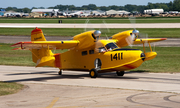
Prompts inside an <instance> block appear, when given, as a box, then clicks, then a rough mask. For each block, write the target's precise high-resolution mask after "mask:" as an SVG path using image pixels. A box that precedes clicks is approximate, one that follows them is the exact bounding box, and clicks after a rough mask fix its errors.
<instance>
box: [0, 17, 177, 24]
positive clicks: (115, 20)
mask: <svg viewBox="0 0 180 108" xmlns="http://www.w3.org/2000/svg"><path fill="white" fill-rule="evenodd" d="M59 20H62V23H85V22H86V20H87V18H85V19H77V18H71V19H60V18H55V19H46V18H40V19H29V18H27V19H24V18H0V23H59ZM104 21H105V22H106V23H130V20H129V19H128V18H111V19H109V18H106V19H101V18H99V19H97V18H96V19H89V23H103V22H104ZM135 22H136V23H180V18H179V17H177V18H136V21H135Z"/></svg>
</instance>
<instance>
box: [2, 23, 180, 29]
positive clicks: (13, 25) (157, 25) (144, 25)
mask: <svg viewBox="0 0 180 108" xmlns="http://www.w3.org/2000/svg"><path fill="white" fill-rule="evenodd" d="M134 26H135V28H180V23H136V24H135V25H134ZM134 26H133V25H132V24H126V23H123V24H116V23H114V24H111V23H107V24H64V23H61V24H40V23H0V27H6V28H8V27H10V28H35V27H39V28H134Z"/></svg>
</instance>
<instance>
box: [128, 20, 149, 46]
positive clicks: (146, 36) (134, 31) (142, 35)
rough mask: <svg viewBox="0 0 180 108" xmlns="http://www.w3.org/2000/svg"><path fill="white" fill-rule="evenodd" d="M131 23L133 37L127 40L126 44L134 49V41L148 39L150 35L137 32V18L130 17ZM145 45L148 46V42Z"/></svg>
mask: <svg viewBox="0 0 180 108" xmlns="http://www.w3.org/2000/svg"><path fill="white" fill-rule="evenodd" d="M129 21H130V23H131V24H132V27H133V31H132V34H131V36H130V37H127V38H126V42H127V43H128V45H129V46H130V47H132V45H133V43H134V41H135V40H136V39H137V38H140V39H147V38H148V34H144V33H140V32H139V31H138V30H136V18H135V17H129ZM145 45H147V42H145Z"/></svg>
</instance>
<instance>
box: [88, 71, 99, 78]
mask: <svg viewBox="0 0 180 108" xmlns="http://www.w3.org/2000/svg"><path fill="white" fill-rule="evenodd" d="M89 75H90V77H91V78H96V77H97V76H98V72H97V70H96V69H91V70H90V72H89Z"/></svg>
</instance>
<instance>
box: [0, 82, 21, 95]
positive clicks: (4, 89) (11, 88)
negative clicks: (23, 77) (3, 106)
mask: <svg viewBox="0 0 180 108" xmlns="http://www.w3.org/2000/svg"><path fill="white" fill-rule="evenodd" d="M23 87H24V85H22V84H18V83H8V82H2V81H0V96H3V95H9V94H13V93H17V92H18V91H19V90H21V89H22V88H23Z"/></svg>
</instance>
